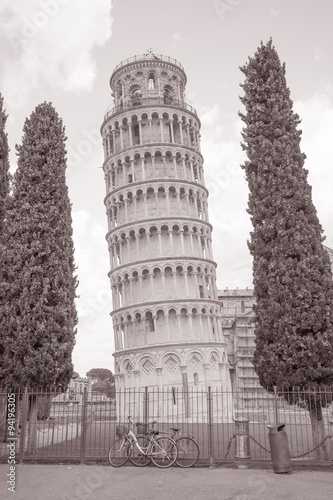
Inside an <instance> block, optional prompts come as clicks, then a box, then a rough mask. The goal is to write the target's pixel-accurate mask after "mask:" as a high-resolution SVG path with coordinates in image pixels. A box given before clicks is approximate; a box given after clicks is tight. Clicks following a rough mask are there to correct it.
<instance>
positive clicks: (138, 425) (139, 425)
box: [135, 422, 148, 434]
mask: <svg viewBox="0 0 333 500" xmlns="http://www.w3.org/2000/svg"><path fill="white" fill-rule="evenodd" d="M135 425H136V428H137V432H138V434H147V429H148V424H144V423H143V422H137V423H136V424H135Z"/></svg>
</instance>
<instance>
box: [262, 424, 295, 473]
mask: <svg viewBox="0 0 333 500" xmlns="http://www.w3.org/2000/svg"><path fill="white" fill-rule="evenodd" d="M267 427H268V439H269V445H270V448H271V456H272V462H273V469H274V472H275V473H276V474H280V473H283V472H290V471H291V460H290V451H289V445H288V438H287V433H286V431H285V430H284V428H285V424H274V425H268V426H267Z"/></svg>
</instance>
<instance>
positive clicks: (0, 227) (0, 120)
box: [0, 93, 10, 273]
mask: <svg viewBox="0 0 333 500" xmlns="http://www.w3.org/2000/svg"><path fill="white" fill-rule="evenodd" d="M6 121H7V115H6V113H5V111H4V109H3V97H2V95H1V93H0V273H1V272H2V260H3V254H4V245H5V241H6V237H5V226H6V210H7V205H8V197H9V188H10V185H9V183H10V175H9V159H8V154H9V148H8V139H7V134H6V132H5V126H6Z"/></svg>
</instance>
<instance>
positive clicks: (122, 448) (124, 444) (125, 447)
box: [108, 438, 131, 467]
mask: <svg viewBox="0 0 333 500" xmlns="http://www.w3.org/2000/svg"><path fill="white" fill-rule="evenodd" d="M130 456H131V442H130V440H129V439H127V438H119V439H116V441H115V442H114V443H113V444H112V445H111V446H110V449H109V453H108V458H109V462H110V464H111V465H112V466H113V467H121V466H122V465H125V464H126V462H127V460H128V459H129V458H130Z"/></svg>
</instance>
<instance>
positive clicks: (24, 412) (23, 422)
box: [19, 388, 28, 464]
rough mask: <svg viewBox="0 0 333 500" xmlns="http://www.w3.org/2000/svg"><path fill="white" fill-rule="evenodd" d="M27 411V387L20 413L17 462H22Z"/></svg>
mask: <svg viewBox="0 0 333 500" xmlns="http://www.w3.org/2000/svg"><path fill="white" fill-rule="evenodd" d="M27 413H28V389H27V388H25V390H24V394H23V400H22V414H21V435H20V449H19V463H20V464H23V457H24V451H25V450H24V447H25V430H26V427H27Z"/></svg>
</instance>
